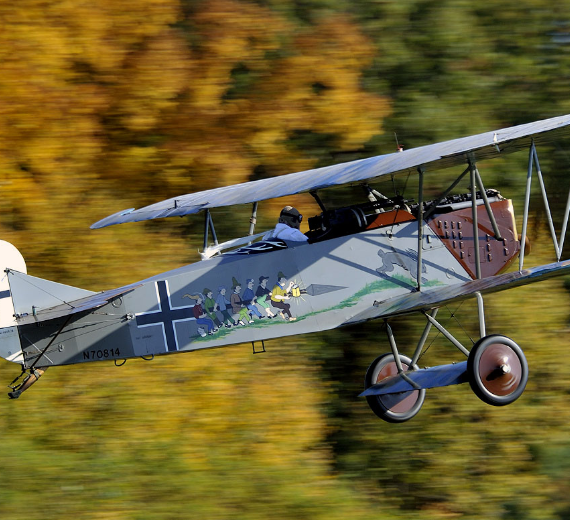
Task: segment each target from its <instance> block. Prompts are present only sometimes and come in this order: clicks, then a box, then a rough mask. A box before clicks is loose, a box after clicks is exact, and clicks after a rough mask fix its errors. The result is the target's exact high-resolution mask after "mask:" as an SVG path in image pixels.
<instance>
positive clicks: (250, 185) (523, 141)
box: [91, 114, 570, 229]
mask: <svg viewBox="0 0 570 520" xmlns="http://www.w3.org/2000/svg"><path fill="white" fill-rule="evenodd" d="M568 131H570V114H568V115H564V116H559V117H553V118H550V119H544V120H542V121H535V122H532V123H527V124H523V125H518V126H513V127H510V128H504V129H501V130H495V131H491V132H485V133H482V134H477V135H472V136H469V137H462V138H459V139H453V140H450V141H444V142H441V143H436V144H431V145H427V146H419V147H417V148H411V149H409V150H405V151H403V152H396V153H391V154H387V155H379V156H376V157H369V158H367V159H360V160H357V161H352V162H347V163H342V164H335V165H332V166H325V167H323V168H315V169H312V170H307V171H303V172H298V173H290V174H287V175H281V176H278V177H272V178H269V179H261V180H257V181H251V182H246V183H242V184H236V185H233V186H225V187H221V188H215V189H211V190H206V191H201V192H197V193H190V194H187V195H181V196H178V197H173V198H171V199H168V200H165V201H162V202H157V203H155V204H152V205H150V206H146V207H144V208H141V209H137V210H133V209H128V210H124V211H120V212H118V213H115V214H114V215H111V216H109V217H106V218H104V219H102V220H100V221H99V222H96V223H95V224H93V225H92V226H91V229H99V228H103V227H107V226H112V225H115V224H123V223H126V222H139V221H143V220H152V219H155V218H163V217H176V216H179V217H180V216H184V215H190V214H193V213H198V212H200V211H202V210H206V209H212V208H217V207H223V206H232V205H235V204H249V203H253V202H259V201H261V200H267V199H274V198H280V197H286V196H290V195H295V194H297V193H303V192H308V191H313V190H320V189H324V188H330V187H333V186H340V185H343V184H350V183H361V182H366V181H367V180H370V179H375V178H379V177H382V176H385V175H398V174H401V173H406V174H407V173H412V174H415V173H417V168H419V167H421V168H422V169H423V170H425V171H433V170H439V169H443V168H449V167H451V166H457V165H465V164H466V163H467V159H468V157H472V158H474V159H475V160H476V161H480V160H482V159H490V158H493V157H498V156H499V155H503V154H506V153H511V152H516V151H518V150H521V149H523V148H525V147H528V146H529V145H530V143H531V140H533V139H534V140H535V142H537V143H539V142H543V141H546V140H548V139H552V138H554V137H555V136H556V135H558V134H559V133H563V132H564V133H565V132H568Z"/></svg>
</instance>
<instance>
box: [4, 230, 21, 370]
mask: <svg viewBox="0 0 570 520" xmlns="http://www.w3.org/2000/svg"><path fill="white" fill-rule="evenodd" d="M8 269H12V270H14V271H18V272H20V273H24V274H25V273H26V272H27V270H26V262H25V261H24V258H23V256H22V255H21V254H20V252H19V251H18V250H17V249H16V248H15V247H14V246H13V245H12V244H10V243H9V242H5V241H4V240H0V356H1V357H3V358H4V359H7V360H8V361H13V362H15V363H21V362H22V361H23V354H22V349H21V346H20V338H19V336H18V328H17V326H16V318H15V317H14V313H15V311H14V303H13V301H12V293H11V292H10V284H9V281H8V273H7V270H8Z"/></svg>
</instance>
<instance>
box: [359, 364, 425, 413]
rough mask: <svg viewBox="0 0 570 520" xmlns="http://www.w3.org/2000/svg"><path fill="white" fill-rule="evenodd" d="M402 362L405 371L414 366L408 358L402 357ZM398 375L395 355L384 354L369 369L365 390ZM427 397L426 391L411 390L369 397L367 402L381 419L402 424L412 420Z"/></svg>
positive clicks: (365, 380)
mask: <svg viewBox="0 0 570 520" xmlns="http://www.w3.org/2000/svg"><path fill="white" fill-rule="evenodd" d="M400 361H401V362H402V367H403V368H404V370H407V369H408V368H409V367H410V366H411V365H412V360H411V359H410V358H408V357H406V356H402V355H400ZM412 368H413V369H414V370H416V369H417V368H418V367H417V366H415V365H414V366H413V367H412ZM397 373H398V367H397V366H396V361H395V360H394V356H393V354H382V355H381V356H379V357H377V358H376V359H375V360H374V361H373V362H372V364H371V365H370V367H368V370H367V371H366V377H365V378H364V389H366V388H369V387H371V386H372V385H375V384H376V383H380V382H381V381H382V380H384V379H386V378H387V377H390V376H395V375H396V374H397ZM425 396H426V391H425V390H410V391H409V392H401V393H399V394H389V395H369V396H367V397H366V401H367V402H368V406H370V408H371V409H372V411H373V412H374V413H375V414H376V415H377V416H378V417H380V419H383V420H384V421H387V422H391V423H401V422H404V421H408V420H410V419H411V418H412V417H414V416H415V415H416V414H417V413H418V412H419V411H420V409H421V407H422V405H423V404H424V399H425Z"/></svg>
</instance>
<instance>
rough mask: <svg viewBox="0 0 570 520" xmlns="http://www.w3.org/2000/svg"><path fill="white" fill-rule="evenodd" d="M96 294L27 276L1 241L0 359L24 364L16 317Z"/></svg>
mask: <svg viewBox="0 0 570 520" xmlns="http://www.w3.org/2000/svg"><path fill="white" fill-rule="evenodd" d="M92 294H95V293H93V292H91V291H86V290H84V289H79V288H77V287H72V286H69V285H63V284H60V283H56V282H51V281H49V280H45V279H43V278H37V277H34V276H30V275H28V274H27V270H26V262H25V261H24V258H23V257H22V255H21V254H20V252H19V251H18V250H17V249H16V248H15V247H14V246H13V245H12V244H10V243H9V242H5V241H3V240H0V357H3V358H4V359H7V360H8V361H13V362H15V363H22V362H23V353H22V347H21V344H20V337H19V334H18V323H17V320H16V316H27V315H35V312H36V311H39V310H41V309H48V308H51V307H55V306H57V305H61V304H62V303H68V302H72V301H74V300H78V299H80V298H85V297H86V296H90V295H92Z"/></svg>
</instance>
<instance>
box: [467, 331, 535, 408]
mask: <svg viewBox="0 0 570 520" xmlns="http://www.w3.org/2000/svg"><path fill="white" fill-rule="evenodd" d="M467 372H468V374H469V383H470V385H471V388H472V389H473V392H475V394H476V395H477V397H479V398H480V399H481V400H482V401H484V402H486V403H487V404H490V405H493V406H505V405H507V404H510V403H512V402H513V401H515V400H517V399H518V398H519V397H520V396H521V394H522V393H523V391H524V389H525V386H526V383H527V381H528V365H527V362H526V358H525V356H524V354H523V351H522V349H521V348H520V347H519V346H518V345H517V344H516V343H515V342H514V341H513V340H512V339H510V338H507V337H506V336H500V335H498V334H495V335H491V336H485V337H484V338H481V339H480V340H479V341H478V342H477V343H475V346H474V347H473V348H472V349H471V352H470V353H469V358H468V360H467Z"/></svg>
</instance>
